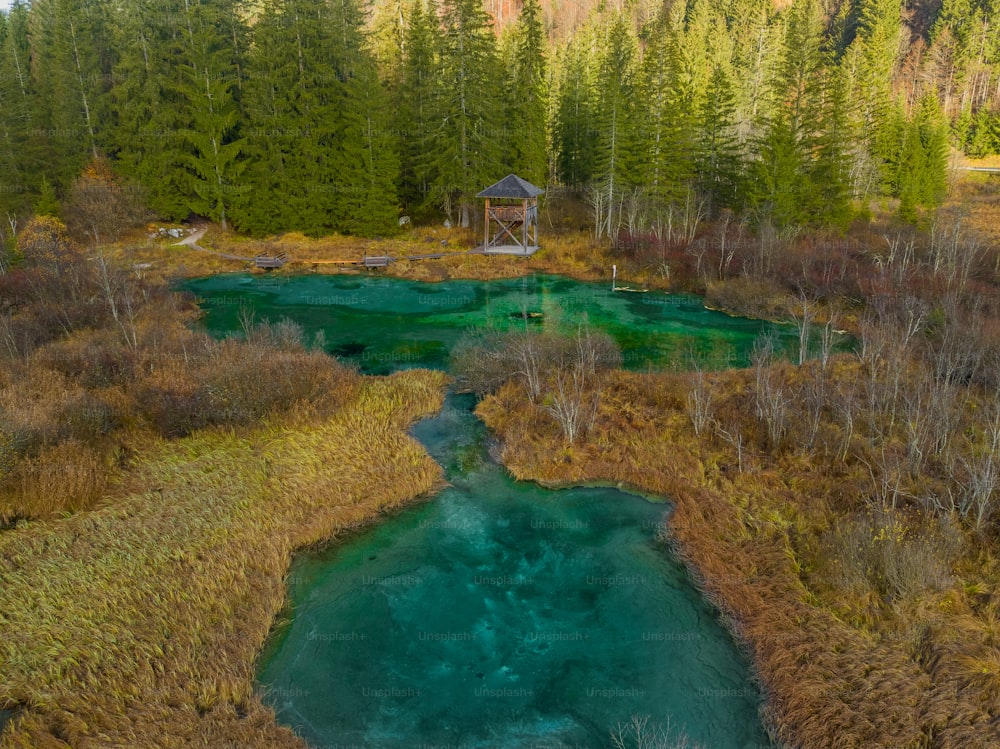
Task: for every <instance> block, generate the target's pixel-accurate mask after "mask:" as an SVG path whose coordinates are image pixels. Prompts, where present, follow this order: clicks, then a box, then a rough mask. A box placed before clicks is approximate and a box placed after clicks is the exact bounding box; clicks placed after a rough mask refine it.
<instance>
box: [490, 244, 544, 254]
mask: <svg viewBox="0 0 1000 749" xmlns="http://www.w3.org/2000/svg"><path fill="white" fill-rule="evenodd" d="M540 249H541V247H532V246H529V247H520V246H518V245H515V244H501V245H489V246H488V247H483V248H482V252H483V254H484V255H514V256H516V257H531V256H532V255H534V254H535V253H536V252H538V251H539V250H540Z"/></svg>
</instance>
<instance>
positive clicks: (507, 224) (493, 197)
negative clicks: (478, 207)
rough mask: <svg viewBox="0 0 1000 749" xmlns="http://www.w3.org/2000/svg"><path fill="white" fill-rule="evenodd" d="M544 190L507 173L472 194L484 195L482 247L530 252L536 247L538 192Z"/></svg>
mask: <svg viewBox="0 0 1000 749" xmlns="http://www.w3.org/2000/svg"><path fill="white" fill-rule="evenodd" d="M543 192H545V191H544V190H542V189H541V188H539V187H535V186H534V185H533V184H531V183H530V182H528V181H527V180H523V179H521V178H520V177H518V176H517V175H516V174H508V175H507V176H506V177H504V178H503V179H502V180H500V181H499V182H497V183H496V184H495V185H490V186H489V187H487V188H486V189H485V190H483V191H482V192H481V193H479V195H477V196H476V197H478V198H485V199H486V222H485V223H486V229H485V232H486V234H485V237H484V238H483V251H484V252H486V253H487V254H503V255H533V254H535V252H537V251H538V196H539V195H541V194H542V193H543Z"/></svg>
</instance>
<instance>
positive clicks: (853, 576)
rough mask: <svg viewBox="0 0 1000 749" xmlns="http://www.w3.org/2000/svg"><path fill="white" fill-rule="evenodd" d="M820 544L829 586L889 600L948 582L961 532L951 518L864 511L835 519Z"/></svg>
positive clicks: (956, 554) (947, 584) (948, 584)
mask: <svg viewBox="0 0 1000 749" xmlns="http://www.w3.org/2000/svg"><path fill="white" fill-rule="evenodd" d="M821 546H822V547H823V548H824V549H825V552H824V554H823V559H825V560H827V564H826V566H825V568H824V571H823V573H822V574H823V575H824V576H826V577H827V578H828V580H829V581H830V582H831V583H832V584H833V585H835V586H836V587H838V588H841V589H844V590H850V591H853V592H854V593H856V594H858V595H864V592H865V591H867V590H874V591H875V592H876V593H877V594H878V595H879V597H880V598H882V599H883V600H885V601H890V602H891V601H895V600H899V599H903V598H909V597H912V596H915V595H918V594H920V593H923V592H925V591H928V590H943V589H945V588H947V587H948V586H950V585H951V584H952V582H953V579H952V568H953V566H954V564H955V561H956V560H957V558H958V555H959V553H960V551H961V548H962V536H961V533H960V532H959V530H958V528H957V527H956V526H955V524H954V522H953V520H952V518H951V517H950V516H944V517H937V518H934V517H920V516H908V515H904V514H903V513H900V512H895V511H888V512H879V511H869V512H866V513H864V514H860V515H856V516H853V517H851V518H848V519H846V520H844V521H842V522H839V523H838V524H837V526H836V527H835V528H833V529H831V530H830V531H828V532H827V533H826V534H825V535H824V536H823V539H822V542H821Z"/></svg>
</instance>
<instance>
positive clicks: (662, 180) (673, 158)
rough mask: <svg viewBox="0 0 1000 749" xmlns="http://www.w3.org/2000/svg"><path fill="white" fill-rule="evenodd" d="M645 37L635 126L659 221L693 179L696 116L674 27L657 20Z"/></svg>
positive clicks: (682, 194) (682, 197) (650, 192)
mask: <svg viewBox="0 0 1000 749" xmlns="http://www.w3.org/2000/svg"><path fill="white" fill-rule="evenodd" d="M648 37H649V42H648V44H647V47H646V53H645V55H644V56H643V61H642V80H641V94H640V97H641V101H640V107H642V117H641V119H640V121H639V127H640V129H641V140H642V143H643V144H644V150H645V151H646V153H647V155H648V157H647V160H646V169H645V174H644V181H645V183H646V184H647V185H648V191H649V197H650V200H651V207H652V209H653V211H654V213H655V214H656V216H655V217H654V221H656V222H657V223H658V222H659V217H660V216H662V213H663V211H665V210H666V209H667V207H668V206H670V205H671V204H674V203H679V202H681V201H683V200H684V197H685V193H686V191H687V189H688V185H689V183H690V181H691V180H692V178H693V176H694V173H695V170H696V166H695V164H694V159H693V157H694V150H695V148H694V142H693V134H694V130H695V114H696V113H695V111H694V110H693V100H694V96H693V92H692V91H691V88H690V85H689V83H690V79H689V78H688V77H687V76H684V75H682V71H681V52H680V49H679V45H680V42H681V37H680V33H679V31H678V29H677V28H675V27H674V26H673V25H671V24H670V22H669V21H668V19H666V18H661V19H660V20H659V21H658V22H657V23H656V24H655V25H654V27H653V28H652V30H651V32H650V33H649V34H648Z"/></svg>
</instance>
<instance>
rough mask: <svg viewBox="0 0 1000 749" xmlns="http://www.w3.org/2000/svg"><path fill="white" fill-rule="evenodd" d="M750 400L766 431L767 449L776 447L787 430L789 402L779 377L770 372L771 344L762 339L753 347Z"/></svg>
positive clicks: (772, 362)
mask: <svg viewBox="0 0 1000 749" xmlns="http://www.w3.org/2000/svg"><path fill="white" fill-rule="evenodd" d="M752 360H753V365H754V383H755V387H754V401H755V404H756V410H757V418H758V419H760V421H761V423H762V424H763V425H764V426H765V428H766V429H767V438H768V442H769V444H770V445H771V447H778V446H779V445H780V444H781V442H782V440H784V438H785V434H786V433H787V431H788V406H789V402H788V401H789V399H788V396H787V393H786V392H785V388H784V386H783V383H782V379H781V377H780V375H779V374H778V373H777V372H775V369H774V362H775V356H774V341H773V340H772V339H771V338H762V339H758V341H757V342H756V343H755V344H754V351H753V355H752Z"/></svg>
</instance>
